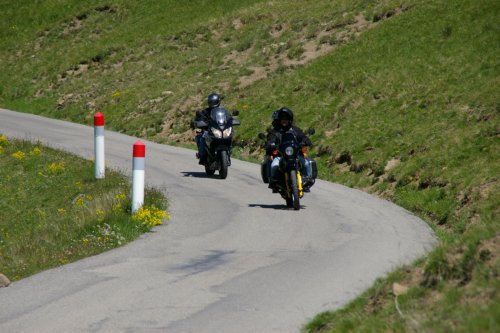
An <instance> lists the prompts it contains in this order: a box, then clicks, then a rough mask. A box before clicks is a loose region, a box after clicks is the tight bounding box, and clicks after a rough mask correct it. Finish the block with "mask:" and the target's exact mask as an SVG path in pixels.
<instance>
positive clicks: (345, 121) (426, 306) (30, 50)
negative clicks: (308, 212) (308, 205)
mask: <svg viewBox="0 0 500 333" xmlns="http://www.w3.org/2000/svg"><path fill="white" fill-rule="evenodd" d="M0 10H1V11H2V13H5V17H7V20H3V21H1V22H0V65H1V66H0V68H1V69H0V106H3V107H7V108H11V109H15V110H19V111H25V112H31V113H36V114H42V115H45V116H48V117H54V118H61V119H67V120H71V121H75V122H81V123H87V124H91V122H92V119H93V115H94V113H95V112H96V111H102V112H104V113H105V115H106V119H107V124H108V126H109V127H111V128H112V129H114V130H117V131H121V132H125V133H128V134H132V135H136V136H141V137H146V138H148V139H151V140H155V141H158V142H164V143H173V144H182V145H188V146H191V147H193V146H194V145H193V141H192V140H193V131H192V129H191V128H190V120H191V119H192V116H193V113H194V110H195V109H197V108H199V107H202V106H204V104H205V98H206V96H207V94H208V93H210V92H211V91H214V90H216V91H220V92H222V93H223V94H224V95H225V96H226V99H225V101H224V102H225V103H226V105H228V106H229V107H230V108H237V109H239V110H240V111H241V116H240V119H241V121H242V126H241V127H239V128H238V139H239V145H238V148H237V150H238V151H237V153H238V155H239V156H241V157H243V158H248V159H256V158H260V157H261V154H262V151H261V150H260V148H259V141H258V139H257V133H258V132H261V131H263V130H264V129H265V128H266V127H267V126H268V125H269V123H270V114H271V112H272V111H273V110H275V109H277V108H278V107H280V106H283V105H287V106H289V107H290V108H291V109H292V110H294V111H295V114H296V119H297V124H298V125H300V126H302V127H309V126H312V127H315V129H316V131H317V134H316V135H315V136H314V137H313V138H312V139H313V143H314V144H315V145H314V148H313V149H312V155H313V156H315V157H316V159H317V161H318V164H319V169H320V177H321V178H323V179H328V180H331V181H335V182H339V183H343V184H346V185H348V186H352V187H356V188H360V189H363V190H365V191H368V192H370V193H373V194H376V195H379V196H381V197H384V198H386V199H389V200H392V201H394V202H395V203H397V204H399V205H401V206H403V207H405V208H407V209H409V210H410V211H412V212H414V213H416V214H418V215H419V216H421V217H422V218H424V219H425V220H426V221H427V222H428V223H429V224H430V225H431V226H432V227H433V228H434V230H435V231H436V233H437V234H438V236H439V238H440V240H441V244H440V246H438V248H436V249H435V250H434V251H433V252H432V253H431V254H430V256H429V257H428V258H425V259H423V260H422V261H420V262H418V263H416V264H415V265H413V266H410V267H406V268H403V269H401V270H399V271H397V272H394V274H391V276H389V277H388V278H387V279H384V280H381V281H379V282H378V283H377V284H376V285H375V286H374V287H373V289H371V290H369V291H367V292H366V293H365V294H364V295H363V296H362V297H361V298H359V299H358V300H356V301H355V302H354V303H352V304H350V305H348V306H347V307H346V308H345V309H343V310H342V312H335V313H326V314H321V315H320V316H318V317H317V318H316V319H315V320H314V321H313V322H311V323H310V324H309V325H308V327H307V330H308V331H311V332H328V331H350V330H352V331H354V330H356V331H463V332H468V331H496V330H499V326H500V308H499V306H498V304H500V297H499V295H498V290H500V288H499V287H500V286H499V284H500V283H499V281H500V279H499V274H500V263H499V253H500V247H499V244H500V236H499V230H500V219H499V217H498V213H499V207H500V191H499V175H500V159H499V156H500V145H499V140H500V121H499V119H498V116H499V107H498V101H499V96H500V93H499V91H498V87H499V86H500V85H499V83H500V82H499V81H500V80H499V78H500V75H499V74H500V68H499V61H498V54H500V52H499V51H500V43H499V42H500V38H499V36H500V28H499V25H498V22H499V21H500V3H498V1H493V0H479V1H477V0H456V1H446V0H422V1H417V0H398V1H396V0H394V1H393V0H386V1H383V0H381V1H371V0H364V1H363V0H357V1H356V0H349V1H348V0H339V1H327V0H317V1H292V0H282V1H276V0H275V1H264V0H261V1H257V0H254V1H251V0H245V1H241V0H238V1H236V0H234V1H233V0H231V1H203V0H196V1H191V2H189V5H187V4H184V2H179V1H173V0H172V1H163V2H161V4H159V3H158V2H152V1H151V2H150V1H140V2H132V3H131V2H128V1H119V0H112V1H105V2H104V1H86V2H75V1H69V0H59V1H44V2H43V3H41V4H39V3H36V2H30V1H15V2H14V1H4V2H2V4H0ZM395 282H397V283H398V284H399V285H402V286H403V287H407V288H408V291H406V288H403V289H404V290H405V292H401V291H399V290H400V289H398V288H395V289H394V288H393V283H395ZM396 295H397V296H396ZM395 300H397V301H398V303H395ZM396 305H397V306H396Z"/></svg>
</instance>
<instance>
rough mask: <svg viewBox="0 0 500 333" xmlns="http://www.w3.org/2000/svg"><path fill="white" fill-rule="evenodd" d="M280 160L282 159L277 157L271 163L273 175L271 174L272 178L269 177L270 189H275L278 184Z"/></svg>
mask: <svg viewBox="0 0 500 333" xmlns="http://www.w3.org/2000/svg"><path fill="white" fill-rule="evenodd" d="M280 160H281V157H279V156H277V157H275V158H274V159H273V161H272V162H271V173H270V177H269V187H270V188H274V187H275V186H276V182H277V180H276V173H277V172H278V168H279V165H280Z"/></svg>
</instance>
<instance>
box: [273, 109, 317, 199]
mask: <svg viewBox="0 0 500 333" xmlns="http://www.w3.org/2000/svg"><path fill="white" fill-rule="evenodd" d="M273 115H276V117H273V118H276V119H273V129H272V130H271V131H270V132H269V133H268V135H267V139H266V143H265V146H264V147H265V149H266V155H267V156H268V160H269V162H270V163H271V170H270V171H271V174H270V177H269V187H270V188H274V187H275V185H276V177H275V176H276V171H277V170H278V167H279V160H280V157H279V156H275V155H274V154H273V152H274V150H275V149H276V146H277V145H279V144H280V141H281V135H282V133H285V132H288V131H292V132H293V133H294V134H295V137H296V138H297V141H298V142H299V145H300V146H301V147H308V146H310V145H311V140H310V139H309V138H308V137H307V136H306V135H305V134H304V132H303V131H302V130H301V129H300V128H299V127H297V126H293V112H292V110H290V109H288V108H286V107H282V108H281V109H279V110H278V111H276V113H275V114H273ZM306 157H307V156H304V155H303V154H301V155H300V159H301V164H302V170H301V173H302V175H304V187H305V188H306V189H308V187H309V185H310V180H311V176H312V175H311V171H310V169H311V168H310V167H309V161H308V160H307V158H306Z"/></svg>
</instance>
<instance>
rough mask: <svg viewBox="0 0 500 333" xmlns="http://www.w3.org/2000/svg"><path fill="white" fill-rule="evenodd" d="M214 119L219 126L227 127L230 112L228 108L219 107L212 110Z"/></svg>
mask: <svg viewBox="0 0 500 333" xmlns="http://www.w3.org/2000/svg"><path fill="white" fill-rule="evenodd" d="M210 116H211V118H212V121H213V122H214V123H216V124H217V126H219V128H221V129H223V128H225V127H226V123H227V120H228V118H229V113H228V112H227V110H226V109H224V108H221V107H218V108H215V109H213V110H212V112H211V114H210Z"/></svg>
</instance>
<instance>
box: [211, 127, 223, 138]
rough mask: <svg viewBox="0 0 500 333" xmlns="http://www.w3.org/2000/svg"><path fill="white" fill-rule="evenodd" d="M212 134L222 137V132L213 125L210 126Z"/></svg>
mask: <svg viewBox="0 0 500 333" xmlns="http://www.w3.org/2000/svg"><path fill="white" fill-rule="evenodd" d="M212 134H213V135H214V136H215V137H216V138H217V139H220V138H222V132H221V131H220V130H218V129H217V128H215V127H212Z"/></svg>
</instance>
